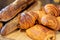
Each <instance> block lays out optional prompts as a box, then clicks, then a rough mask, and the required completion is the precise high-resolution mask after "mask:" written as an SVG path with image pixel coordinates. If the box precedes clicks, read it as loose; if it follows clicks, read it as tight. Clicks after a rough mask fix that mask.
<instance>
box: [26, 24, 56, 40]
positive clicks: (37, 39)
mask: <svg viewBox="0 0 60 40" xmlns="http://www.w3.org/2000/svg"><path fill="white" fill-rule="evenodd" d="M26 34H27V35H28V36H29V37H30V38H32V39H33V40H56V38H55V37H56V34H55V32H54V31H52V30H50V29H47V28H46V27H44V26H42V25H35V26H33V27H31V28H29V29H27V30H26Z"/></svg>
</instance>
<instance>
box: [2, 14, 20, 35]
mask: <svg viewBox="0 0 60 40" xmlns="http://www.w3.org/2000/svg"><path fill="white" fill-rule="evenodd" d="M19 19H20V15H19V16H17V17H15V18H14V19H13V20H11V21H9V22H8V23H6V24H5V25H4V26H3V27H2V29H1V35H7V34H9V33H11V32H13V31H14V30H16V29H17V28H18V22H19Z"/></svg>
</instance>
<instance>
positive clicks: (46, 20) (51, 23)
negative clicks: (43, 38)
mask: <svg viewBox="0 0 60 40" xmlns="http://www.w3.org/2000/svg"><path fill="white" fill-rule="evenodd" d="M41 24H43V25H45V26H47V27H49V28H51V29H54V30H59V26H58V25H59V23H58V21H57V19H56V17H54V16H52V15H45V16H43V17H42V18H41Z"/></svg>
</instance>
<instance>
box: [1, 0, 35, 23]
mask: <svg viewBox="0 0 60 40" xmlns="http://www.w3.org/2000/svg"><path fill="white" fill-rule="evenodd" d="M34 1H35V0H15V1H14V2H13V3H11V4H10V5H8V6H6V7H5V8H3V9H2V10H1V11H0V21H3V22H6V21H8V20H10V19H12V18H13V17H14V16H16V15H17V14H18V13H19V12H21V11H22V10H24V9H25V8H27V6H29V5H30V4H31V3H33V2H34Z"/></svg>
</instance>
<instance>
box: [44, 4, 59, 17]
mask: <svg viewBox="0 0 60 40" xmlns="http://www.w3.org/2000/svg"><path fill="white" fill-rule="evenodd" d="M44 9H45V11H46V13H47V14H50V15H53V16H59V10H58V8H57V7H56V6H55V5H54V4H47V5H45V6H44Z"/></svg>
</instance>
